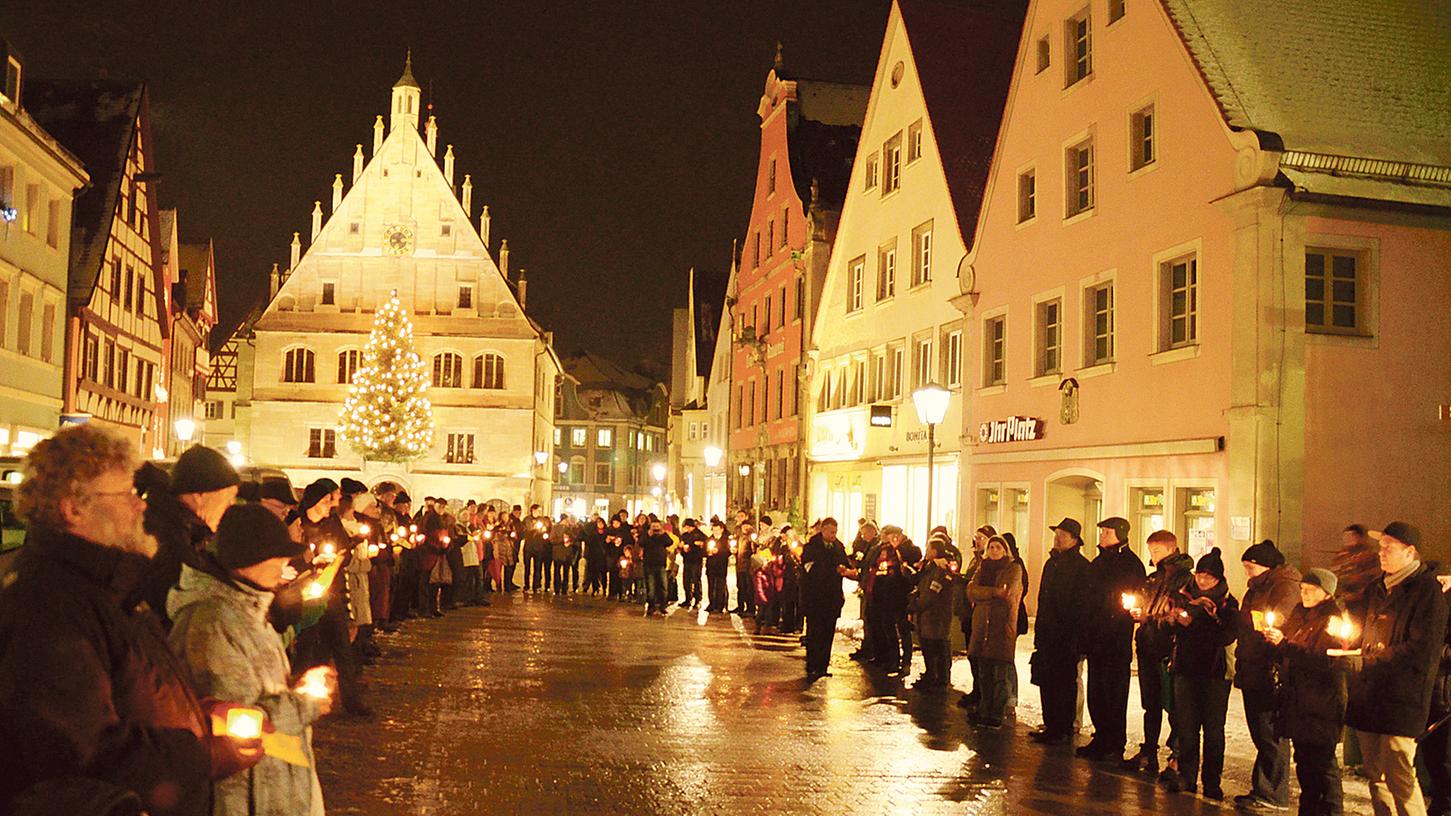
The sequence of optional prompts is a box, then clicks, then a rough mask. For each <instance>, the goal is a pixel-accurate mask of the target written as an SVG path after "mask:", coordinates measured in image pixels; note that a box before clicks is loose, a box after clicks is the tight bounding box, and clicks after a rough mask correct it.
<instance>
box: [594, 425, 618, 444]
mask: <svg viewBox="0 0 1451 816" xmlns="http://www.w3.org/2000/svg"><path fill="white" fill-rule="evenodd" d="M614 446H615V432H614V429H612V428H600V429H598V430H597V431H595V447H597V448H612V447H614Z"/></svg>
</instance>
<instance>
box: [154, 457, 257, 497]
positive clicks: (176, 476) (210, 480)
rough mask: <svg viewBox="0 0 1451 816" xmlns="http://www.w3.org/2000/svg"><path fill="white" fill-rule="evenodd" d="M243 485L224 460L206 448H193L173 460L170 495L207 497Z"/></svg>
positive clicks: (232, 468)
mask: <svg viewBox="0 0 1451 816" xmlns="http://www.w3.org/2000/svg"><path fill="white" fill-rule="evenodd" d="M241 481H242V479H241V477H239V476H238V475H237V469H236V468H234V467H232V463H231V462H228V461H227V457H225V456H223V455H222V454H221V453H220V452H218V451H215V450H212V449H211V448H208V447H206V446H205V445H192V446H191V447H189V448H187V449H186V450H184V451H182V454H181V456H178V457H177V458H176V466H175V467H173V468H172V469H171V492H172V493H174V494H176V495H178V496H180V495H181V494H183V493H210V492H212V491H213V490H221V489H222V488H225V487H231V486H232V485H234V484H238V483H240V482H241Z"/></svg>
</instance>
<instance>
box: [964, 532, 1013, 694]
mask: <svg viewBox="0 0 1451 816" xmlns="http://www.w3.org/2000/svg"><path fill="white" fill-rule="evenodd" d="M997 534H998V531H997V530H996V529H994V528H993V526H992V525H991V524H984V525H983V526H981V527H979V528H977V532H975V533H973V534H972V552H971V553H970V554H969V555H968V557H967V558H966V559H965V560H964V561H963V563H962V592H963V593H964V595H963V597H962V598H959V599H958V601H959V603H958V604H957V618H958V622H959V624H960V625H961V627H962V640H963V642H964V643H965V642H967V641H969V640H972V604H971V603H969V602H968V600H967V597H966V594H965V593H966V592H967V587H968V585H969V584H970V583H971V582H972V576H973V574H974V573H975V572H977V567H978V565H979V564H981V563H982V553H983V550H985V549H987V541H988V539H989V538H992V537H993V536H995V535H997ZM1025 572H1026V570H1025ZM1024 591H1025V592H1026V591H1027V590H1026V589H1025V590H1024ZM967 667H968V671H969V672H971V675H972V691H970V692H968V693H967V694H964V695H962V697H960V698H959V699H958V701H957V705H958V707H959V708H967V709H971V708H973V707H975V706H976V705H977V701H978V700H979V699H980V698H981V697H982V691H981V688H980V687H979V685H978V684H979V682H980V681H981V677H982V669H981V667H980V666H978V664H977V658H975V657H973V656H972V655H968V657H967Z"/></svg>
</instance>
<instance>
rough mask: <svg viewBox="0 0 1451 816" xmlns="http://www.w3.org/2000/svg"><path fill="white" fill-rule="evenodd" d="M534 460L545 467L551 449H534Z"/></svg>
mask: <svg viewBox="0 0 1451 816" xmlns="http://www.w3.org/2000/svg"><path fill="white" fill-rule="evenodd" d="M534 461H535V462H538V463H539V465H540V466H541V467H543V465H544V463H545V462H548V461H549V451H534Z"/></svg>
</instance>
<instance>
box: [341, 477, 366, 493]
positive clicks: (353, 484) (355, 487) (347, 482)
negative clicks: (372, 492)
mask: <svg viewBox="0 0 1451 816" xmlns="http://www.w3.org/2000/svg"><path fill="white" fill-rule="evenodd" d="M342 490H343V495H344V496H356V495H358V494H359V493H367V492H368V486H367V485H365V484H363V483H362V482H360V481H358V480H357V479H350V478H348V477H347V476H344V477H343V483H342Z"/></svg>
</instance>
